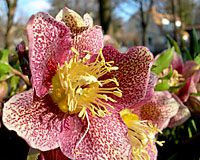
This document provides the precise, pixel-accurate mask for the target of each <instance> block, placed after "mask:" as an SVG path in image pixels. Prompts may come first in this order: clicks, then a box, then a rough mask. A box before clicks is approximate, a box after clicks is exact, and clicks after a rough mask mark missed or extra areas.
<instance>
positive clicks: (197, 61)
mask: <svg viewBox="0 0 200 160" xmlns="http://www.w3.org/2000/svg"><path fill="white" fill-rule="evenodd" d="M194 61H195V62H196V63H197V64H200V55H198V56H196V57H195V58H194Z"/></svg>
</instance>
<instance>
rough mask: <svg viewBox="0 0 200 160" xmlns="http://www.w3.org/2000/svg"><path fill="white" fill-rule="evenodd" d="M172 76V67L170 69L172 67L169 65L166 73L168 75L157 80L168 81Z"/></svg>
mask: <svg viewBox="0 0 200 160" xmlns="http://www.w3.org/2000/svg"><path fill="white" fill-rule="evenodd" d="M172 75H173V67H172V65H170V71H169V73H168V75H166V76H165V77H161V78H159V79H160V80H165V79H166V80H170V78H171V77H172Z"/></svg>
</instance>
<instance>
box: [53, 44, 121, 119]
mask: <svg viewBox="0 0 200 160" xmlns="http://www.w3.org/2000/svg"><path fill="white" fill-rule="evenodd" d="M71 52H72V53H74V57H73V58H71V59H70V60H69V62H65V64H64V65H62V66H60V64H58V69H57V72H56V74H55V76H54V77H53V78H52V87H51V91H50V96H51V97H52V99H53V101H54V102H55V103H56V104H57V106H58V108H59V109H60V110H61V111H62V112H64V113H67V114H74V113H78V116H79V117H80V118H82V119H84V117H85V116H86V113H87V111H90V112H91V113H92V115H93V117H95V116H98V117H104V116H105V115H106V114H110V112H109V111H108V109H107V107H110V108H114V107H113V106H112V105H110V104H109V103H108V102H109V101H111V102H117V101H116V100H114V99H113V98H111V97H110V96H109V95H111V94H112V95H114V96H117V97H121V96H122V91H121V90H120V89H119V88H118V86H119V83H118V82H117V79H116V78H111V79H105V80H102V78H101V77H102V76H104V75H105V74H107V73H109V72H111V71H113V70H117V69H118V67H116V66H112V65H113V63H114V61H109V62H106V61H105V58H104V57H103V54H102V49H100V51H99V54H98V56H97V58H96V60H95V61H94V62H92V63H90V62H89V60H90V57H91V56H90V54H89V53H88V52H87V55H86V56H85V57H84V58H82V59H80V58H79V53H78V51H77V50H76V49H74V48H71ZM108 83H113V84H114V86H112V87H110V88H108V87H104V86H105V85H107V84H108Z"/></svg>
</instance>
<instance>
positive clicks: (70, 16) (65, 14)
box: [56, 7, 88, 35]
mask: <svg viewBox="0 0 200 160" xmlns="http://www.w3.org/2000/svg"><path fill="white" fill-rule="evenodd" d="M56 20H58V21H60V22H62V21H63V22H64V23H65V24H66V26H67V27H69V29H70V31H71V33H72V34H75V35H76V34H78V33H81V32H83V31H84V30H86V29H88V25H87V24H86V23H85V21H84V20H83V19H82V18H81V16H80V15H79V14H78V13H76V12H75V11H73V10H71V9H69V8H67V7H65V8H63V9H61V10H60V12H59V13H58V14H57V16H56Z"/></svg>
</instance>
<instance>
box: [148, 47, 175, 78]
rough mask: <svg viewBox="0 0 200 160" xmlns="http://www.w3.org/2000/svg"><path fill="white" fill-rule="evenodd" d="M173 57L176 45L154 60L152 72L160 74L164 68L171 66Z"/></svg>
mask: <svg viewBox="0 0 200 160" xmlns="http://www.w3.org/2000/svg"><path fill="white" fill-rule="evenodd" d="M173 57H174V47H172V48H171V49H168V50H167V51H165V52H164V53H163V54H161V55H160V56H159V57H158V59H157V60H156V61H155V62H154V64H153V66H152V68H151V72H153V73H155V74H157V75H159V74H160V73H161V72H162V71H163V70H164V69H166V68H167V67H169V65H170V63H171V61H172V59H173Z"/></svg>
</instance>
